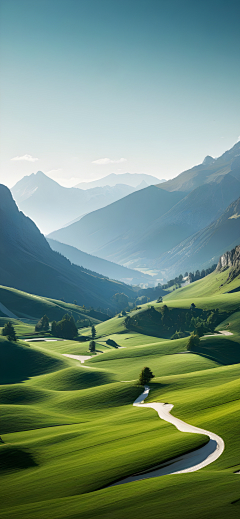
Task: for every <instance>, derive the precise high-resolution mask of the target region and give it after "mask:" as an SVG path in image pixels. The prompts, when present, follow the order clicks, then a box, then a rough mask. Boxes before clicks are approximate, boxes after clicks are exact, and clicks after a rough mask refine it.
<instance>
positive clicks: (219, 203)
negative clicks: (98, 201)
mask: <svg viewBox="0 0 240 519" xmlns="http://www.w3.org/2000/svg"><path fill="white" fill-rule="evenodd" d="M236 196H240V182H239V180H237V179H236V178H235V177H233V176H232V175H231V174H230V173H229V174H227V175H226V176H223V177H219V178H217V179H216V181H215V182H212V183H209V184H204V185H203V186H199V187H198V188H196V189H194V190H193V191H191V192H190V193H189V194H188V195H187V196H186V197H184V198H183V199H182V200H180V202H178V203H177V204H176V205H175V206H173V207H172V208H171V209H170V210H169V211H168V212H167V213H165V214H164V215H163V216H161V217H160V218H158V219H157V220H155V221H154V222H153V224H152V225H151V226H150V227H149V228H148V230H147V232H145V233H143V234H142V236H141V239H140V240H136V241H135V242H134V243H133V244H130V245H129V246H128V248H125V249H123V250H122V255H121V257H120V258H119V259H120V261H123V262H124V259H125V258H126V257H127V255H128V254H131V255H132V254H136V253H137V254H138V258H139V257H141V258H143V260H144V261H146V260H151V262H150V263H149V261H148V264H149V266H154V268H155V267H156V268H159V262H161V255H162V254H164V253H167V254H169V250H171V249H172V248H173V247H176V246H177V244H178V243H179V242H181V241H182V240H185V239H186V238H188V237H190V236H191V235H193V234H195V233H196V231H200V230H201V229H203V228H204V227H206V226H207V225H209V224H210V223H212V221H214V220H215V219H216V218H218V217H219V216H220V215H221V214H222V212H223V210H224V209H226V208H227V207H228V205H229V204H230V203H231V202H233V201H234V200H235V199H236ZM138 261H139V260H138ZM134 266H137V265H136V264H135V263H134ZM176 275H177V274H176Z"/></svg>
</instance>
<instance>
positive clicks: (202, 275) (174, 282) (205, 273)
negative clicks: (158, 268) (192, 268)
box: [161, 263, 217, 290]
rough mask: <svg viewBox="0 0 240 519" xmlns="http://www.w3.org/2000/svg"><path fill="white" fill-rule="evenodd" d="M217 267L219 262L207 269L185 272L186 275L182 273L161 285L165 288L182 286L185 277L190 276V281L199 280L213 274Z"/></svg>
mask: <svg viewBox="0 0 240 519" xmlns="http://www.w3.org/2000/svg"><path fill="white" fill-rule="evenodd" d="M216 267H217V264H216V263H214V265H212V266H211V267H209V268H207V269H202V270H201V272H200V270H196V272H185V274H184V276H183V275H182V274H180V275H179V276H176V277H175V278H174V279H170V280H169V281H168V282H167V283H165V285H161V286H162V288H163V289H164V290H167V289H168V288H171V287H173V286H174V285H176V288H181V285H182V282H183V279H184V278H186V277H188V278H189V281H190V283H193V281H198V279H202V278H205V276H208V274H211V272H213V271H214V270H215V269H216Z"/></svg>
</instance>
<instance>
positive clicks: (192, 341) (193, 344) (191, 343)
mask: <svg viewBox="0 0 240 519" xmlns="http://www.w3.org/2000/svg"><path fill="white" fill-rule="evenodd" d="M199 344H200V339H199V337H198V335H197V334H195V333H194V332H193V333H191V335H190V337H189V339H188V343H187V350H188V351H196V348H197V347H198V346H199Z"/></svg>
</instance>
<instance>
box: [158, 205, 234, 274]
mask: <svg viewBox="0 0 240 519" xmlns="http://www.w3.org/2000/svg"><path fill="white" fill-rule="evenodd" d="M239 243H240V198H238V199H237V200H235V201H234V202H233V203H232V204H230V205H229V207H228V208H227V209H226V210H225V211H224V212H223V214H222V215H221V216H220V217H219V218H218V219H217V220H215V221H214V222H212V223H211V224H210V225H208V226H207V227H205V228H204V229H202V230H201V231H199V232H197V233H195V234H194V235H192V236H191V237H190V238H188V239H186V240H184V241H183V242H181V243H179V244H178V246H177V247H175V248H173V249H172V250H170V251H168V253H167V254H165V255H163V256H162V257H161V258H160V259H159V260H157V261H156V264H155V267H156V268H159V269H161V271H162V272H164V273H165V275H167V276H170V277H172V276H175V275H177V274H176V273H179V272H181V271H183V270H188V271H193V270H196V269H202V268H206V267H208V266H210V265H212V264H213V263H217V261H218V258H219V256H220V255H222V254H223V253H224V251H226V250H231V249H232V248H233V247H235V246H236V245H238V244H239Z"/></svg>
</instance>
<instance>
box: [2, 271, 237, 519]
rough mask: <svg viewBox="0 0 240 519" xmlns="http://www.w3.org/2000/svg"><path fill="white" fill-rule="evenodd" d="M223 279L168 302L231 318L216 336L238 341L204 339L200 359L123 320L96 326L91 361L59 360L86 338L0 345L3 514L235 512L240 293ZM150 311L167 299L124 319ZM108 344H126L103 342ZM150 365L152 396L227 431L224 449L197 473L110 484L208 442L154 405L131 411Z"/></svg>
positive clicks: (80, 350)
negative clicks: (129, 326) (182, 429)
mask: <svg viewBox="0 0 240 519" xmlns="http://www.w3.org/2000/svg"><path fill="white" fill-rule="evenodd" d="M227 275H228V273H227V271H226V272H223V273H216V272H215V273H212V274H211V275H210V276H208V277H207V278H204V279H202V280H200V281H199V282H195V283H193V284H192V285H190V286H188V287H185V288H184V289H181V290H176V291H175V292H174V293H172V294H171V295H168V296H167V297H166V298H164V303H167V305H168V306H169V308H170V309H171V308H173V309H174V311H175V309H179V310H181V311H182V310H184V309H187V308H189V306H190V304H191V303H192V302H193V301H194V302H195V304H196V306H197V310H199V312H200V310H201V308H205V309H206V311H207V309H209V308H210V309H211V308H219V313H220V311H222V312H223V314H222V315H224V312H225V313H226V312H228V318H227V320H225V321H223V322H220V323H219V326H218V327H217V329H219V330H228V331H229V330H230V331H231V332H232V333H233V335H231V336H219V335H214V336H211V337H203V338H201V341H200V346H201V348H200V350H199V351H196V352H194V353H186V347H187V338H182V339H177V340H166V339H164V338H163V337H156V336H151V335H149V334H148V330H147V328H146V330H145V333H138V332H137V331H134V332H132V331H129V330H127V329H126V326H125V322H124V320H125V318H124V317H115V318H113V319H111V320H109V321H106V322H103V323H99V324H97V325H96V331H97V339H96V343H97V349H98V350H99V351H104V353H98V354H97V355H93V356H92V358H91V360H88V361H86V362H85V364H84V365H82V364H80V362H79V361H77V360H75V359H70V358H68V357H63V356H62V355H61V354H62V353H70V354H75V355H84V354H87V353H88V352H87V349H88V345H89V342H87V343H84V344H81V343H80V344H79V343H76V342H74V341H63V342H44V343H39V344H38V345H37V346H36V345H35V344H34V343H28V346H24V345H23V344H22V343H20V342H19V343H17V344H12V343H10V342H9V341H7V340H3V339H2V341H1V345H2V351H3V352H4V355H5V357H4V359H5V358H6V359H7V360H6V361H4V366H5V369H4V370H3V371H4V376H5V378H6V379H7V382H8V383H4V384H2V385H1V386H0V405H1V437H2V440H3V442H4V443H2V444H0V461H1V467H2V470H1V472H0V484H1V490H2V499H1V505H0V506H1V519H12V518H13V517H17V518H18V519H23V518H24V519H33V518H39V519H40V518H41V519H42V518H44V519H45V518H47V519H48V518H49V519H50V517H52V518H53V519H76V518H77V517H80V516H81V518H83V519H90V518H95V517H96V518H104V519H105V518H109V519H110V517H111V518H114V519H122V517H123V516H124V518H125V517H126V519H137V518H139V517H145V515H150V516H151V517H153V518H155V519H158V518H159V511H160V510H161V515H162V516H163V517H164V518H166V519H186V518H187V519H193V517H194V519H195V518H196V519H202V518H203V517H206V519H208V518H211V519H212V518H213V519H225V517H226V516H229V517H231V518H235V517H236V518H237V517H238V515H239V510H240V508H239V504H238V503H239V480H238V478H239V476H238V475H236V474H235V473H234V472H236V471H238V470H240V447H239V440H238V438H239V434H238V432H239V426H240V421H239V420H240V419H239V416H240V414H239V411H240V383H239V380H240V356H239V353H238V352H239V351H240V325H239V314H240V311H239V307H240V292H235V293H227V294H226V293H224V292H226V286H225V285H224V283H226V280H227ZM237 282H238V281H237V279H235V280H234V281H233V282H232V283H233V284H232V283H231V284H229V285H227V289H228V288H230V289H231V288H232V286H235V285H236V284H237ZM221 285H223V286H221ZM149 306H154V307H155V308H156V309H157V308H158V309H160V308H162V306H163V304H162V303H160V304H157V303H156V302H153V303H151V304H150V305H149V304H146V305H142V307H141V309H140V310H137V311H134V312H131V313H130V314H128V315H132V316H138V315H143V316H144V314H146V315H147V312H148V310H149ZM89 332H90V330H89V329H86V330H85V333H86V334H87V333H89ZM108 338H111V339H112V340H114V341H115V343H116V344H117V345H118V347H120V348H117V347H111V346H108V345H107V343H106V341H107V339H108ZM101 348H102V350H101ZM2 358H3V357H2ZM29 359H30V361H29ZM14 366H15V368H14V369H13V367H14ZM144 366H148V367H150V369H152V371H153V373H154V375H155V378H154V379H153V380H152V381H151V383H150V387H151V391H150V394H149V397H148V400H147V401H148V402H156V401H159V402H168V403H172V404H173V405H174V408H173V410H172V414H173V415H174V416H176V417H178V418H180V419H182V420H184V421H186V422H187V423H190V424H192V425H195V426H198V427H201V428H204V429H207V430H209V431H212V432H214V433H216V434H218V435H220V436H221V437H222V438H223V440H224V442H225V445H226V448H225V450H224V452H223V454H222V455H221V456H220V457H219V458H218V459H217V461H215V462H214V463H212V464H210V465H208V466H207V467H205V468H204V469H201V470H199V471H197V472H192V473H188V474H175V475H170V476H161V477H156V478H152V479H142V480H140V481H137V482H133V483H129V484H123V485H120V486H116V487H108V485H110V484H111V483H113V482H115V481H118V480H120V479H122V478H124V477H126V476H128V475H132V474H135V473H137V472H140V471H144V470H147V469H150V468H151V467H154V466H155V465H157V464H158V463H160V462H169V461H170V460H171V459H172V458H173V457H174V456H177V455H182V454H184V453H186V452H189V451H191V450H193V449H195V448H196V447H198V446H200V445H203V444H204V443H206V441H207V437H206V436H202V435H198V434H189V433H181V432H180V431H178V430H177V429H176V428H175V427H174V426H173V425H171V424H169V423H167V422H165V421H164V420H160V419H159V417H158V415H157V413H156V412H155V411H154V410H153V409H150V408H144V407H143V408H139V407H133V406H132V403H133V402H134V400H135V399H136V398H137V396H139V395H140V393H141V392H142V388H141V387H140V386H138V384H137V380H138V377H139V373H140V371H141V369H142V368H143V367H144ZM30 368H31V370H30ZM28 369H29V371H27V370H28ZM14 377H15V378H14ZM3 382H4V381H3ZM106 487H108V488H106Z"/></svg>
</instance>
